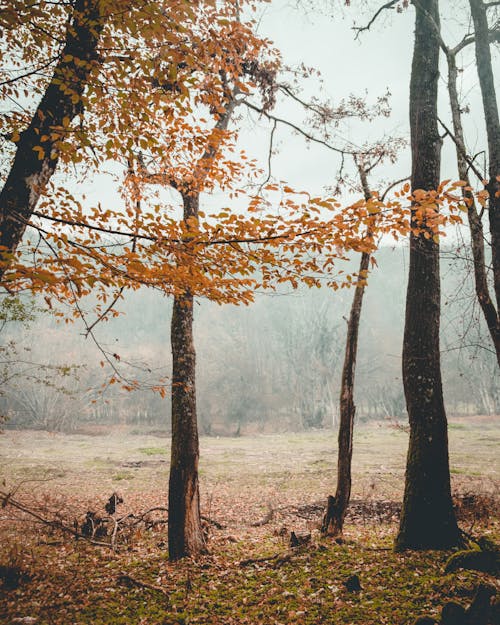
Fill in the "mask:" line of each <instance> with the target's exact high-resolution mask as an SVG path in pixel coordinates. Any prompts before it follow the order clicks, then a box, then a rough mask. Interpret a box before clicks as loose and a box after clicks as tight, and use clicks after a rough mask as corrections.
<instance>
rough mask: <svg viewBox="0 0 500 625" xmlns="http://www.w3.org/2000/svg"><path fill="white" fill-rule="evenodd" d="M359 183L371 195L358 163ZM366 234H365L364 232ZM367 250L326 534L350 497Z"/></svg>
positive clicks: (334, 530) (349, 346)
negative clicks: (356, 386)
mask: <svg viewBox="0 0 500 625" xmlns="http://www.w3.org/2000/svg"><path fill="white" fill-rule="evenodd" d="M358 171H359V175H360V178H361V184H362V186H363V191H364V195H365V199H366V200H369V199H370V197H371V193H370V189H369V187H368V181H367V177H366V171H365V169H364V168H363V166H362V164H359V165H358ZM368 234H369V233H368ZM370 256H371V254H370V253H369V252H362V254H361V260H360V263H359V275H360V276H361V281H360V282H359V284H357V285H356V288H355V291H354V296H353V300H352V305H351V312H350V314H349V321H348V322H347V338H346V346H345V356H344V366H343V368H342V380H341V384H340V421H339V436H338V458H337V488H336V491H335V496H334V497H332V496H330V497H328V503H327V508H326V513H325V516H324V518H323V523H322V526H321V532H322V533H323V534H328V535H329V536H339V535H341V534H342V530H343V528H344V519H345V516H346V513H347V508H348V506H349V500H350V498H351V482H352V478H351V465H352V446H353V433H354V417H355V416H356V405H355V403H354V377H355V372H356V356H357V352H358V334H359V322H360V318H361V307H362V305H363V296H364V294H365V287H366V282H365V279H366V274H367V272H368V267H369V265H370Z"/></svg>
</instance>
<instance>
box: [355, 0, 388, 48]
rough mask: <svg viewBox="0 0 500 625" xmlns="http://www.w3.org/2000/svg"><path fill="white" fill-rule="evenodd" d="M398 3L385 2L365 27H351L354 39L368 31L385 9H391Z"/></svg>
mask: <svg viewBox="0 0 500 625" xmlns="http://www.w3.org/2000/svg"><path fill="white" fill-rule="evenodd" d="M398 2H399V0H392V1H391V2H386V3H385V4H384V5H382V6H381V7H380V8H379V10H378V11H377V12H376V13H375V15H374V16H373V17H372V19H371V20H370V21H369V22H368V24H367V25H366V26H361V27H359V26H353V27H352V29H353V30H354V31H356V37H355V38H354V39H358V37H359V36H360V34H361V33H362V32H364V31H365V30H370V28H371V27H372V25H373V23H374V22H375V21H376V20H377V18H378V16H379V15H380V14H381V13H382V11H385V10H386V9H393V8H394V5H395V4H397V3H398Z"/></svg>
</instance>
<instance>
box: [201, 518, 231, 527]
mask: <svg viewBox="0 0 500 625" xmlns="http://www.w3.org/2000/svg"><path fill="white" fill-rule="evenodd" d="M201 518H202V519H203V521H206V522H207V523H209V524H210V525H213V526H214V527H216V528H217V529H218V530H225V529H226V526H225V525H222V523H219V521H216V520H215V519H211V518H210V517H208V516H204V515H201Z"/></svg>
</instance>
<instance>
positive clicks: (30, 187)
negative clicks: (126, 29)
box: [0, 0, 107, 277]
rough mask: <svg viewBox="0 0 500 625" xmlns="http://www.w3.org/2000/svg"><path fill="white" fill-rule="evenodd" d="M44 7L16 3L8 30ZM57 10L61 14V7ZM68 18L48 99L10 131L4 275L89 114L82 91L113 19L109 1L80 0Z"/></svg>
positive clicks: (1, 218) (0, 212)
mask: <svg viewBox="0 0 500 625" xmlns="http://www.w3.org/2000/svg"><path fill="white" fill-rule="evenodd" d="M56 4H57V3H56ZM38 10H41V11H43V10H44V7H37V8H36V9H33V13H35V15H32V16H29V12H30V11H29V8H23V7H22V6H21V3H19V2H16V3H14V6H11V7H9V9H8V10H7V11H6V12H5V13H4V15H3V16H2V22H3V23H2V24H1V25H2V26H4V27H5V26H7V28H6V30H7V33H8V34H11V32H12V30H13V28H12V27H13V25H14V24H15V23H16V22H17V20H18V19H19V18H20V17H21V19H22V17H27V16H29V17H33V18H34V19H35V20H36V19H37V17H39V15H36V14H37V13H38ZM45 10H48V9H47V8H45ZM57 11H58V12H60V11H61V7H58V8H57ZM62 12H63V13H64V12H65V11H64V9H63V10H62ZM23 14H24V15H23ZM68 17H69V19H68V26H67V29H66V34H65V43H64V46H63V48H62V50H60V52H59V54H58V55H57V64H56V66H55V68H54V72H53V75H52V78H51V80H50V82H49V84H48V85H47V87H46V89H45V92H44V94H43V97H42V99H41V101H40V103H39V104H38V106H37V107H36V110H35V111H34V113H33V116H32V118H31V121H30V123H29V125H28V126H27V128H25V129H22V130H21V131H20V130H19V129H17V128H16V129H14V130H13V132H12V134H11V135H10V140H11V141H13V142H14V143H15V144H16V148H17V149H16V155H15V157H14V160H13V162H12V165H11V168H10V171H9V174H8V176H7V179H6V180H5V183H4V185H3V188H2V191H1V192H0V250H1V251H3V252H4V253H5V252H6V253H7V254H5V255H4V261H3V262H1V263H0V277H1V276H2V275H3V273H4V271H5V269H6V268H7V267H8V264H9V261H10V258H11V255H12V253H13V252H15V250H16V249H17V247H18V245H19V243H20V241H21V238H22V236H23V234H24V231H25V229H26V225H27V224H28V222H29V220H30V219H31V216H32V214H33V211H34V210H35V207H36V205H37V203H38V200H39V199H40V195H41V194H42V192H43V190H44V189H45V187H46V186H47V184H48V182H49V180H50V178H51V177H52V175H53V174H54V172H55V170H56V167H57V163H58V160H59V153H60V149H61V142H62V140H63V137H64V134H65V132H66V130H67V129H68V127H69V125H70V124H71V122H72V121H73V119H74V118H75V117H76V116H77V115H80V114H83V112H84V109H83V104H82V95H83V92H84V90H85V88H86V87H87V85H88V82H89V79H90V75H91V73H92V72H95V69H96V66H97V65H98V64H99V55H98V44H99V39H100V36H101V33H102V30H103V27H104V24H105V22H106V18H107V16H106V14H105V11H104V2H102V1H101V0H76V2H75V3H74V5H73V6H71V8H70V9H69V14H68ZM26 43H27V42H26ZM43 47H45V43H44V44H43ZM47 65H48V64H47ZM32 73H33V74H34V73H35V71H33V72H32ZM19 80H21V79H19ZM17 81H18V79H17V78H11V79H7V80H4V81H3V84H2V86H3V87H4V90H5V88H6V87H9V86H10V85H11V84H14V85H15V84H16V82H17ZM14 92H15V93H16V92H17V87H14ZM3 95H5V94H3Z"/></svg>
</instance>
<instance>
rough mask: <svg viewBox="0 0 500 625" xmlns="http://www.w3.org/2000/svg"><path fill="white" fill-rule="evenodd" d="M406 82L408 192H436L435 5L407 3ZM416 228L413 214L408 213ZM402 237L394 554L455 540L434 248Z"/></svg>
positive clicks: (427, 237)
mask: <svg viewBox="0 0 500 625" xmlns="http://www.w3.org/2000/svg"><path fill="white" fill-rule="evenodd" d="M414 4H415V8H416V26H415V44H414V54H413V62H412V71H411V82H410V128H411V146H412V180H411V182H412V190H413V191H415V190H417V189H423V190H431V189H437V187H438V185H439V178H440V156H441V139H440V137H439V133H438V126H437V90H438V78H439V69H438V68H439V38H438V33H436V32H435V30H434V29H433V28H432V27H431V24H430V23H429V20H428V19H427V15H426V13H427V14H429V15H430V16H432V18H433V19H434V21H435V23H436V25H439V10H438V1H437V0H420V1H419V2H418V3H417V2H415V3H414ZM412 222H413V225H414V226H416V225H417V224H416V221H415V215H414V214H413V216H412ZM423 230H424V231H422V232H420V233H418V234H417V233H412V234H411V235H410V267H409V276H408V290H407V298H406V316H405V328H404V344H403V384H404V390H405V397H406V406H407V410H408V416H409V422H410V441H409V449H408V457H407V465H406V478H405V493H404V501H403V509H402V515H401V521H400V527H399V534H398V536H397V539H396V548H397V549H400V550H401V549H447V548H449V547H452V546H455V545H457V544H459V542H460V531H459V529H458V526H457V523H456V519H455V514H454V510H453V503H452V499H451V486H450V470H449V459H448V433H447V421H446V412H445V408H444V402H443V391H442V381H441V364H440V352H439V323H440V305H441V303H440V276H439V243H438V242H437V241H435V240H434V238H433V236H432V232H430V231H427V230H426V229H425V227H424V228H423Z"/></svg>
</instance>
